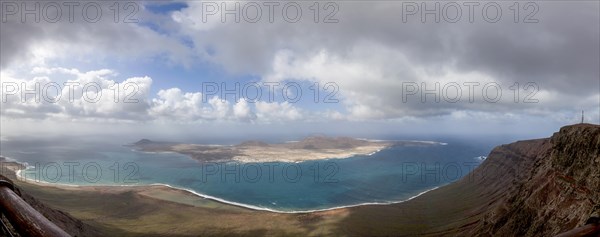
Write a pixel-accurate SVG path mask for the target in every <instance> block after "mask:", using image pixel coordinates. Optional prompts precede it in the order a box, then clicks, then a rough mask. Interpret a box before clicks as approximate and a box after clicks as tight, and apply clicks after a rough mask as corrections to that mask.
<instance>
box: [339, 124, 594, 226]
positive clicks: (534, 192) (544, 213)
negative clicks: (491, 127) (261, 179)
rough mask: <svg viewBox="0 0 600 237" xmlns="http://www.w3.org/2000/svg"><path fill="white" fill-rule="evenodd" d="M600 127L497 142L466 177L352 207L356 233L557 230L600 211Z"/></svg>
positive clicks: (581, 222)
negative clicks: (403, 198)
mask: <svg viewBox="0 0 600 237" xmlns="http://www.w3.org/2000/svg"><path fill="white" fill-rule="evenodd" d="M599 190H600V126H598V125H591V124H578V125H572V126H566V127H563V128H561V129H560V131H559V132H557V133H555V134H554V135H553V136H552V137H550V138H545V139H536V140H527V141H518V142H514V143H511V144H507V145H501V146H498V147H496V148H494V149H493V150H492V151H491V152H490V154H489V155H488V158H487V159H486V160H485V161H484V162H483V163H482V164H481V165H480V166H479V167H477V168H476V169H475V170H473V171H472V172H471V173H469V174H468V175H467V176H465V177H464V178H462V179H461V180H459V181H457V182H454V183H452V184H449V185H446V186H443V187H440V188H438V189H436V190H433V191H430V192H427V193H425V194H424V195H421V196H419V197H417V198H415V199H413V200H410V201H408V202H404V203H399V204H394V205H388V206H362V207H356V208H351V209H350V210H351V213H350V215H349V216H348V217H347V218H345V219H344V220H343V222H342V223H340V225H339V229H338V231H339V232H340V233H343V234H346V235H352V236H361V235H369V236H414V235H425V236H554V235H556V234H559V233H562V232H565V231H568V230H571V229H573V228H576V227H579V226H582V225H584V224H585V222H586V220H587V219H588V218H589V217H590V216H591V215H592V213H597V212H599V211H600V191H599Z"/></svg>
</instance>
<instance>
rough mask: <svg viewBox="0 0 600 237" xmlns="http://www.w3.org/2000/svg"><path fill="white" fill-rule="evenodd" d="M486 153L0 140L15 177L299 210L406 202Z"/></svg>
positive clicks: (440, 148)
mask: <svg viewBox="0 0 600 237" xmlns="http://www.w3.org/2000/svg"><path fill="white" fill-rule="evenodd" d="M488 152H489V150H487V149H485V148H477V147H474V146H470V145H468V143H463V142H458V141H456V142H449V144H447V145H439V144H438V145H432V146H411V147H391V148H388V149H384V150H382V151H379V152H377V153H375V154H372V155H369V156H366V155H359V156H354V157H351V158H345V159H329V160H320V161H306V162H300V163H282V162H269V163H236V162H229V163H201V162H198V161H196V160H192V159H190V158H189V157H187V156H185V155H180V154H176V153H144V152H137V151H133V150H131V149H130V148H128V147H124V146H120V145H115V144H112V145H111V144H104V145H102V144H98V143H84V142H81V144H77V145H76V146H75V145H73V141H71V142H70V143H69V144H65V143H63V144H56V143H53V142H45V143H41V144H40V143H39V142H38V143H36V145H35V146H31V144H29V143H27V142H3V144H2V151H1V153H2V155H3V156H6V157H10V158H13V159H16V160H18V161H19V162H26V163H27V164H28V166H29V168H28V169H27V170H24V171H22V172H21V176H23V177H26V178H28V179H34V180H37V181H41V182H48V183H59V184H68V185H148V184H165V185H169V186H172V187H175V188H180V189H185V190H188V191H190V192H193V193H195V194H197V195H201V196H205V197H209V198H212V199H216V200H219V201H222V202H227V203H232V204H236V205H240V206H246V207H249V208H254V209H265V210H271V211H279V212H303V211H314V210H322V209H330V208H337V207H343V206H353V205H361V204H366V203H390V202H400V201H404V200H407V199H409V198H411V197H414V196H415V195H418V194H419V193H422V192H424V191H427V190H430V189H433V188H436V187H439V186H442V185H445V184H448V183H450V182H454V181H456V180H458V179H460V178H461V177H462V176H464V175H466V174H467V173H468V172H469V171H471V170H472V169H474V168H475V167H476V166H477V165H479V164H480V163H481V160H480V159H478V158H477V157H479V156H482V155H487V153H488Z"/></svg>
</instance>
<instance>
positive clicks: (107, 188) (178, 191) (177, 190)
mask: <svg viewBox="0 0 600 237" xmlns="http://www.w3.org/2000/svg"><path fill="white" fill-rule="evenodd" d="M6 158H7V159H6V160H5V161H0V162H2V163H5V164H6V163H8V164H10V163H13V164H14V165H12V166H11V165H9V166H7V167H6V168H8V170H10V171H12V172H13V174H14V175H15V177H16V179H17V180H18V181H21V182H25V183H28V184H32V185H35V186H42V187H54V188H59V189H63V190H83V191H97V192H103V193H105V192H107V193H110V192H115V191H140V190H146V189H154V188H156V189H162V190H163V191H164V190H167V192H168V194H169V195H173V196H175V197H176V199H177V198H178V199H180V200H173V199H164V198H160V197H156V196H151V197H153V198H158V199H161V200H165V201H168V202H174V203H183V202H182V201H181V200H184V199H187V198H189V196H193V197H195V198H201V199H207V200H211V201H214V202H218V203H221V204H225V205H229V206H233V207H238V208H244V209H247V210H251V211H266V212H271V213H278V214H309V213H317V212H327V211H335V210H340V209H347V208H353V207H360V206H384V205H393V204H398V203H403V202H407V201H410V200H412V199H414V198H417V197H419V196H421V195H423V194H425V193H427V192H430V191H433V190H436V189H438V188H440V187H441V186H437V187H433V188H430V189H427V190H424V191H421V192H419V193H417V194H416V195H413V196H411V197H409V198H407V199H405V200H396V201H386V202H365V203H358V204H352V205H343V206H336V207H331V208H322V209H311V210H299V211H283V210H276V209H271V208H266V207H260V206H254V205H249V204H244V203H239V202H234V201H229V200H226V199H223V198H219V197H215V196H211V195H207V194H203V193H199V192H196V191H194V190H191V189H188V188H183V187H177V186H174V185H170V184H164V183H152V184H130V185H128V184H124V185H102V184H99V185H77V184H64V183H50V182H44V181H36V180H32V179H27V178H26V177H24V176H22V175H21V173H22V171H23V170H25V169H26V166H25V165H24V163H23V162H19V161H18V160H16V159H13V158H8V157H6ZM19 167H22V168H20V169H19ZM23 167H24V168H23Z"/></svg>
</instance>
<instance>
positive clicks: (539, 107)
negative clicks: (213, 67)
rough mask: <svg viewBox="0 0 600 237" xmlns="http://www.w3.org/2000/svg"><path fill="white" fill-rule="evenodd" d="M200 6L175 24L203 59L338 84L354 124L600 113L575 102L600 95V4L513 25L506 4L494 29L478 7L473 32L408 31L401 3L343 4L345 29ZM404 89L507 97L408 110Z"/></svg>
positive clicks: (244, 70) (565, 6)
mask: <svg viewBox="0 0 600 237" xmlns="http://www.w3.org/2000/svg"><path fill="white" fill-rule="evenodd" d="M424 3H426V2H424ZM201 4H202V2H197V1H191V2H190V7H189V8H186V9H182V10H181V11H179V12H176V13H174V14H173V15H172V17H173V18H174V19H175V20H176V21H177V22H178V23H179V24H180V26H181V32H182V34H184V35H188V36H189V38H190V39H191V40H192V42H193V45H194V49H195V50H196V51H197V53H198V54H200V55H202V57H203V58H204V59H205V60H208V61H210V62H213V63H216V64H217V65H222V67H223V68H225V69H226V70H229V71H231V72H232V73H241V74H256V75H260V76H261V77H262V78H263V80H265V81H270V80H285V79H290V78H292V79H299V80H308V81H319V82H323V83H327V82H335V83H336V84H337V85H339V89H340V95H341V97H342V103H343V104H344V105H345V107H346V112H347V114H348V118H349V119H359V120H361V119H393V118H401V117H405V116H422V117H428V116H439V115H449V114H452V113H454V112H455V111H462V110H469V111H481V112H495V111H501V112H511V111H512V112H517V111H519V113H529V112H532V111H556V110H568V109H570V108H573V107H577V108H585V109H587V110H594V109H595V107H597V106H598V102H597V101H596V102H593V103H589V102H583V101H584V100H577V99H576V97H580V96H581V95H585V97H593V98H597V97H598V96H599V93H598V78H600V75H599V71H598V69H597V65H598V64H599V63H600V58H599V57H600V56H599V55H598V52H599V51H600V49H599V45H598V42H599V41H600V39H599V35H600V33H599V29H600V28H599V27H598V22H599V15H598V9H599V4H598V3H597V2H594V3H591V2H582V3H577V4H572V3H566V2H537V3H535V4H536V6H537V7H539V11H538V12H537V13H536V14H535V15H534V18H535V19H538V21H539V22H538V23H523V19H518V20H519V21H518V23H515V22H514V19H513V17H512V15H510V14H508V13H507V12H510V11H508V7H509V5H510V4H512V3H500V4H501V7H502V8H503V9H504V10H505V11H504V13H506V14H504V15H503V16H502V19H501V21H499V22H497V23H489V22H487V21H485V20H484V19H483V18H482V15H481V9H482V6H481V5H480V6H479V8H477V9H478V10H476V13H477V14H475V20H474V22H473V23H471V22H469V21H468V17H467V16H468V15H467V14H466V12H463V13H464V14H463V18H462V20H461V21H459V22H458V23H448V22H444V21H442V22H440V23H435V22H433V20H431V19H430V21H429V22H428V23H422V22H421V18H420V17H419V14H417V15H416V16H415V17H411V18H409V19H408V21H407V22H403V20H402V15H401V14H400V13H401V12H402V10H403V9H402V4H401V3H400V2H398V3H390V2H336V4H338V5H339V12H337V14H336V18H338V19H339V23H334V24H323V23H321V24H317V23H314V22H313V21H312V19H308V20H307V19H306V18H305V19H303V20H302V21H300V22H298V23H293V24H292V23H288V22H286V21H283V20H282V19H278V20H275V22H273V23H269V22H264V21H263V22H259V23H248V22H244V21H241V23H233V22H232V21H228V22H226V23H221V22H220V20H221V19H220V18H219V16H220V15H219V14H216V16H215V17H214V18H208V21H207V22H206V23H205V22H203V21H202V12H201V9H202V8H201ZM228 4H229V3H228ZM231 4H232V5H233V4H234V3H231ZM242 4H243V3H242ZM303 4H304V3H303ZM427 4H429V3H427ZM431 4H434V3H431ZM303 6H304V7H308V6H307V5H306V4H304V5H303ZM463 10H464V11H466V10H465V9H463ZM521 16H524V15H521ZM211 17H212V16H211ZM211 19H212V20H211ZM575 25H576V26H578V27H573V26H575ZM403 82H415V83H418V84H419V85H420V84H421V83H423V82H425V83H426V84H427V85H428V86H434V85H435V83H441V85H440V86H441V87H443V86H444V85H446V84H447V83H450V82H457V83H460V84H462V83H464V82H477V83H480V85H482V86H483V85H485V84H486V83H490V82H493V83H497V84H498V85H500V86H502V89H503V92H504V94H503V95H502V100H501V101H498V102H495V103H489V102H487V101H484V99H485V98H484V97H483V96H484V95H483V94H482V92H481V91H480V92H478V93H479V94H478V95H475V96H476V98H477V99H478V101H477V102H474V103H470V102H467V103H465V102H458V103H447V102H444V101H443V100H442V102H441V103H431V102H428V103H420V101H417V102H414V103H403V102H402V96H401V94H400V93H399V92H401V91H402V83H403ZM529 82H534V83H535V84H536V85H537V86H538V92H537V95H539V97H537V98H539V102H538V103H522V102H523V99H524V98H523V96H525V95H526V94H525V93H528V91H525V90H524V89H525V88H523V86H526V85H527V83H529ZM515 83H519V84H518V85H519V87H521V88H520V89H519V90H520V93H521V94H520V96H521V98H518V100H519V101H520V102H519V103H514V102H513V98H512V96H511V95H510V93H513V91H511V89H509V87H511V86H513V85H514V84H515ZM480 89H481V88H480ZM463 95H464V94H463ZM548 95H551V96H548ZM561 101H569V104H565V103H562V102H561ZM585 101H587V100H585ZM536 113H537V112H536Z"/></svg>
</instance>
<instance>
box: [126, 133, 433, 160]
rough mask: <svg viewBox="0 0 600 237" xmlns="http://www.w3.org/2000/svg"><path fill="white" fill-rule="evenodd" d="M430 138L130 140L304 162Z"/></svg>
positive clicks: (208, 153) (188, 151) (153, 146)
mask: <svg viewBox="0 0 600 237" xmlns="http://www.w3.org/2000/svg"><path fill="white" fill-rule="evenodd" d="M432 145H444V143H439V142H431V141H381V140H367V139H357V138H351V137H326V136H311V137H306V138H304V139H302V140H300V141H292V142H285V143H271V144H269V143H266V142H262V141H257V140H249V141H245V142H242V143H240V144H237V145H205V144H184V143H172V142H157V141H152V140H149V139H142V140H139V141H138V142H135V143H133V144H130V145H128V146H130V147H132V148H133V149H135V150H137V151H142V152H176V153H180V154H184V155H188V156H190V157H191V158H193V159H195V160H198V161H201V162H217V161H218V162H220V161H237V162H245V163H248V162H302V161H309V160H323V159H343V158H348V157H353V156H356V155H371V154H374V153H376V152H378V151H381V150H383V149H386V148H389V147H392V146H432Z"/></svg>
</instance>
